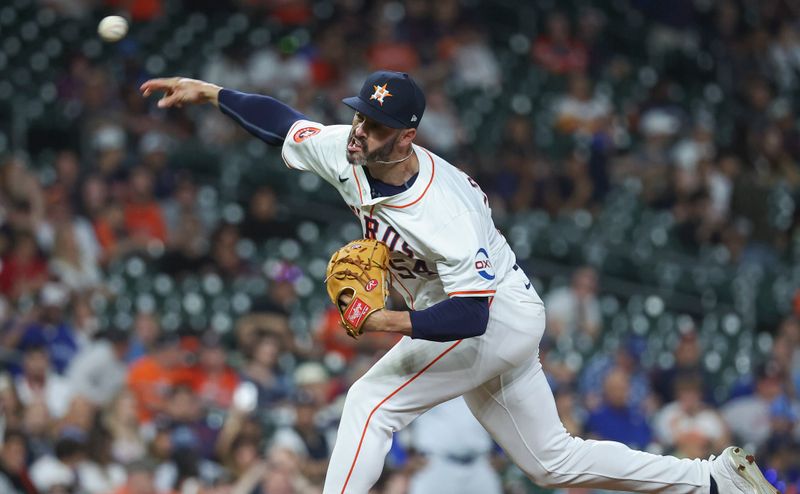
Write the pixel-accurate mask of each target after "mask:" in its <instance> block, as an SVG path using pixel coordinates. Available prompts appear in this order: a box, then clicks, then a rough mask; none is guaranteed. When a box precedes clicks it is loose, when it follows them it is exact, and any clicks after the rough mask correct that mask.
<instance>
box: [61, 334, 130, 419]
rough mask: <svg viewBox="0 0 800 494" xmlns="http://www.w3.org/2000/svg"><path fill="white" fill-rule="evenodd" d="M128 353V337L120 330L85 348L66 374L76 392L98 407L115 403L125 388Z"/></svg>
mask: <svg viewBox="0 0 800 494" xmlns="http://www.w3.org/2000/svg"><path fill="white" fill-rule="evenodd" d="M127 350H128V334H127V333H125V332H123V331H120V330H117V329H109V330H108V331H106V333H105V335H104V337H103V338H101V339H98V340H97V341H95V342H94V343H91V344H90V346H88V347H85V348H84V349H82V350H81V351H80V352H79V353H78V354H77V355H76V356H75V358H74V359H73V361H72V363H71V365H70V367H69V368H68V370H67V373H66V376H67V379H68V380H69V382H70V386H71V387H72V390H73V392H74V393H75V394H76V395H78V396H83V397H85V398H87V399H89V401H90V402H92V403H93V404H94V405H97V406H106V405H108V404H109V403H111V401H112V400H113V399H114V397H115V396H117V394H118V393H119V392H120V390H121V389H122V387H123V386H124V385H125V378H126V375H127V371H128V370H127V367H126V365H125V354H126V352H127Z"/></svg>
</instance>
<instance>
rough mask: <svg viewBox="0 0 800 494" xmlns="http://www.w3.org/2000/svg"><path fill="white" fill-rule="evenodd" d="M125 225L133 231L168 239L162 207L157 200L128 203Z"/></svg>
mask: <svg viewBox="0 0 800 494" xmlns="http://www.w3.org/2000/svg"><path fill="white" fill-rule="evenodd" d="M125 227H126V228H127V230H128V231H129V232H131V233H133V234H134V235H135V234H140V235H143V236H147V237H150V238H156V239H158V240H161V241H162V242H166V240H167V225H166V224H164V217H163V216H161V208H160V207H159V206H158V204H156V203H155V202H151V203H149V204H128V205H126V206H125Z"/></svg>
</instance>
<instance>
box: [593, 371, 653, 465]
mask: <svg viewBox="0 0 800 494" xmlns="http://www.w3.org/2000/svg"><path fill="white" fill-rule="evenodd" d="M629 392H630V376H629V375H628V373H627V372H625V371H624V370H622V369H613V370H612V371H611V372H609V373H608V375H607V376H606V378H605V382H604V384H603V395H604V398H603V403H602V404H601V406H600V408H598V409H597V410H596V411H594V412H592V413H591V414H590V415H589V419H588V420H587V422H586V432H587V433H588V434H590V435H592V436H595V437H597V438H598V439H605V440H610V441H619V442H621V443H624V444H627V445H628V446H630V447H632V448H638V449H645V448H646V447H647V446H648V445H649V444H650V441H651V438H652V433H651V431H650V427H649V426H648V425H647V421H646V420H645V417H644V416H642V415H641V414H640V413H639V412H636V411H633V410H631V408H630V407H629V406H628V393H629Z"/></svg>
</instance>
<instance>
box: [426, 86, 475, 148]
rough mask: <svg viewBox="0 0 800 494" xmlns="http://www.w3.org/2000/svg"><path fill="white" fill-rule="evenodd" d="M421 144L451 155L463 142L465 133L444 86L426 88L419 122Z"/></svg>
mask: <svg viewBox="0 0 800 494" xmlns="http://www.w3.org/2000/svg"><path fill="white" fill-rule="evenodd" d="M419 140H420V143H421V145H423V146H426V147H429V148H431V149H432V150H433V151H434V152H435V153H437V154H440V155H443V156H453V155H454V154H455V153H456V152H457V151H458V149H459V148H460V147H461V146H462V145H463V144H464V142H465V140H466V134H465V131H464V128H463V127H462V125H461V122H460V121H459V119H458V114H457V113H456V110H455V108H454V107H453V105H452V104H451V103H450V101H449V99H448V98H447V95H446V93H445V91H444V88H434V89H433V90H428V94H427V97H426V105H425V118H424V119H422V121H421V122H420V124H419Z"/></svg>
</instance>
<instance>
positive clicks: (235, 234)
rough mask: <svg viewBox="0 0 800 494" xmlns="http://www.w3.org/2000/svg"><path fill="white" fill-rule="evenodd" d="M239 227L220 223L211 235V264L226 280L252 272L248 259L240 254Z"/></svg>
mask: <svg viewBox="0 0 800 494" xmlns="http://www.w3.org/2000/svg"><path fill="white" fill-rule="evenodd" d="M239 240H240V237H239V228H238V227H237V226H236V225H233V224H230V223H228V224H224V225H220V226H219V227H218V228H217V230H216V231H215V232H214V234H213V235H212V236H211V265H212V266H213V269H214V271H215V272H217V273H219V274H220V275H221V276H222V277H223V279H225V280H233V279H234V278H236V277H238V276H245V275H249V274H251V273H252V271H251V266H250V265H249V263H248V262H247V260H246V259H244V258H242V257H241V256H240V255H239V251H238V250H237V248H236V247H237V246H238V244H239Z"/></svg>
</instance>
